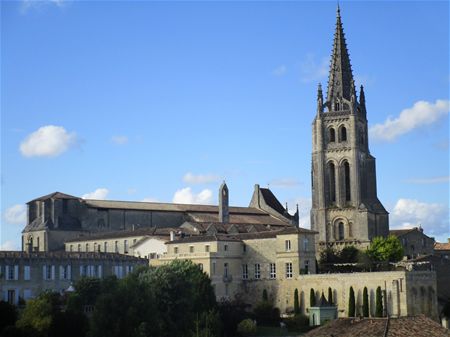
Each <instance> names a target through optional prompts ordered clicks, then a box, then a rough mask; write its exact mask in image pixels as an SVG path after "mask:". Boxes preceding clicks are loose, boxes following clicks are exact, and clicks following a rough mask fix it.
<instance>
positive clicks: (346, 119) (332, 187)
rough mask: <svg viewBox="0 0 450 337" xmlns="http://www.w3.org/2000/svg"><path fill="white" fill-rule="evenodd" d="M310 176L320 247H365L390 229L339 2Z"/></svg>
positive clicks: (315, 127)
mask: <svg viewBox="0 0 450 337" xmlns="http://www.w3.org/2000/svg"><path fill="white" fill-rule="evenodd" d="M311 179H312V209H311V228H312V229H313V230H315V231H317V232H318V233H319V234H318V237H317V240H316V243H317V244H318V246H319V248H323V247H325V246H329V245H334V246H337V247H339V246H345V245H346V244H353V245H358V246H363V247H364V246H368V245H369V243H370V241H371V239H372V238H373V237H375V236H387V235H388V232H389V222H388V212H387V211H386V210H385V208H384V207H383V205H382V204H381V202H380V201H379V200H378V197H377V188H376V171H375V158H374V157H373V156H372V155H371V154H370V151H369V138H368V127H367V111H366V103H365V94H364V89H363V88H362V86H361V90H360V92H359V100H358V98H357V93H356V89H355V84H354V80H353V74H352V68H351V65H350V57H349V54H348V50H347V45H346V41H345V36H344V30H343V27H342V22H341V15H340V11H339V7H338V10H337V19H336V31H335V34H334V43H333V51H332V57H331V66H330V74H329V80H328V88H327V98H326V100H324V97H323V92H322V87H321V85H320V84H319V89H318V94H317V113H316V116H315V118H314V121H313V123H312V169H311Z"/></svg>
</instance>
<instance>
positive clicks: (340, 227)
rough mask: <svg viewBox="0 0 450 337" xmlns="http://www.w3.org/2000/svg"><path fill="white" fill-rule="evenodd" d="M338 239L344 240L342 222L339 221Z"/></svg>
mask: <svg viewBox="0 0 450 337" xmlns="http://www.w3.org/2000/svg"><path fill="white" fill-rule="evenodd" d="M338 235H339V236H338V239H339V240H344V223H343V222H342V221H341V222H339V225H338Z"/></svg>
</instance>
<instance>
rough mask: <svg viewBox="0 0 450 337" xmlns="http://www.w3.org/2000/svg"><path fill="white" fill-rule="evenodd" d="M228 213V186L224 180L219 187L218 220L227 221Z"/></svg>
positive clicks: (228, 219)
mask: <svg viewBox="0 0 450 337" xmlns="http://www.w3.org/2000/svg"><path fill="white" fill-rule="evenodd" d="M229 221H230V215H229V210H228V187H227V184H225V181H224V182H223V183H222V185H220V188H219V222H222V223H228V222H229Z"/></svg>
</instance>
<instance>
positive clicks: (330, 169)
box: [327, 160, 336, 203]
mask: <svg viewBox="0 0 450 337" xmlns="http://www.w3.org/2000/svg"><path fill="white" fill-rule="evenodd" d="M327 177H328V189H327V190H328V201H329V202H331V203H334V202H336V164H335V163H334V162H333V161H331V160H330V161H329V162H328V163H327Z"/></svg>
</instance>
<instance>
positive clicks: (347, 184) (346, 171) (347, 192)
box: [344, 162, 352, 201]
mask: <svg viewBox="0 0 450 337" xmlns="http://www.w3.org/2000/svg"><path fill="white" fill-rule="evenodd" d="M344 176H345V200H346V201H350V200H352V198H351V194H350V164H349V163H348V162H345V163H344Z"/></svg>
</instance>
